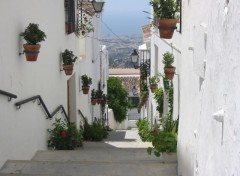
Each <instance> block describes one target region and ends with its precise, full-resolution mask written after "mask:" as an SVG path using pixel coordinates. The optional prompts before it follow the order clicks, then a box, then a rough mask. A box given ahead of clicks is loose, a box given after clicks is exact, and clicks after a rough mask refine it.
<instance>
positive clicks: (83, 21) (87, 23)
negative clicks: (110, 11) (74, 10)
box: [76, 13, 94, 36]
mask: <svg viewBox="0 0 240 176" xmlns="http://www.w3.org/2000/svg"><path fill="white" fill-rule="evenodd" d="M80 16H81V17H80V18H79V20H78V23H77V30H76V33H77V35H78V36H86V35H87V34H88V33H90V32H93V31H94V27H93V25H92V22H91V20H90V19H89V17H88V16H87V14H85V13H82V14H81V15H80Z"/></svg>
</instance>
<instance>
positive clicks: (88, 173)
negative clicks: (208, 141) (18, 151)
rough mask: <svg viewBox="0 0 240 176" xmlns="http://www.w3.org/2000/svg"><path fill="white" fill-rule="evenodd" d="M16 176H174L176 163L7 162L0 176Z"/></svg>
mask: <svg viewBox="0 0 240 176" xmlns="http://www.w3.org/2000/svg"><path fill="white" fill-rule="evenodd" d="M9 174H10V175H17V176H27V175H28V176H29V175H34V176H38V175H39V176H40V175H41V176H55V175H56V176H63V175H64V176H156V175H158V176H176V163H168V164H164V163H157V162H156V163H137V162H111V161H110V162H85V161H14V160H10V161H7V162H6V163H5V164H4V166H3V167H2V169H1V170H0V175H2V176H4V175H9Z"/></svg>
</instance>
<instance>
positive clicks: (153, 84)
mask: <svg viewBox="0 0 240 176" xmlns="http://www.w3.org/2000/svg"><path fill="white" fill-rule="evenodd" d="M159 81H160V80H159V77H158V76H152V77H149V83H150V89H151V92H152V93H154V92H155V91H156V90H157V89H158V84H157V83H158V82H159Z"/></svg>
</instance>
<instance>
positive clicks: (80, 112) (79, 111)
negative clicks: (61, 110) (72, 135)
mask: <svg viewBox="0 0 240 176" xmlns="http://www.w3.org/2000/svg"><path fill="white" fill-rule="evenodd" d="M78 113H79V114H80V115H81V116H82V118H85V117H84V115H83V113H82V111H81V110H80V109H78Z"/></svg>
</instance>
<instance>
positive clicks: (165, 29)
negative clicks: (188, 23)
mask: <svg viewBox="0 0 240 176" xmlns="http://www.w3.org/2000/svg"><path fill="white" fill-rule="evenodd" d="M176 24H177V20H176V19H159V20H158V29H159V34H160V38H165V39H171V38H172V36H173V33H174V30H175V29H176V28H177V27H176Z"/></svg>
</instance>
